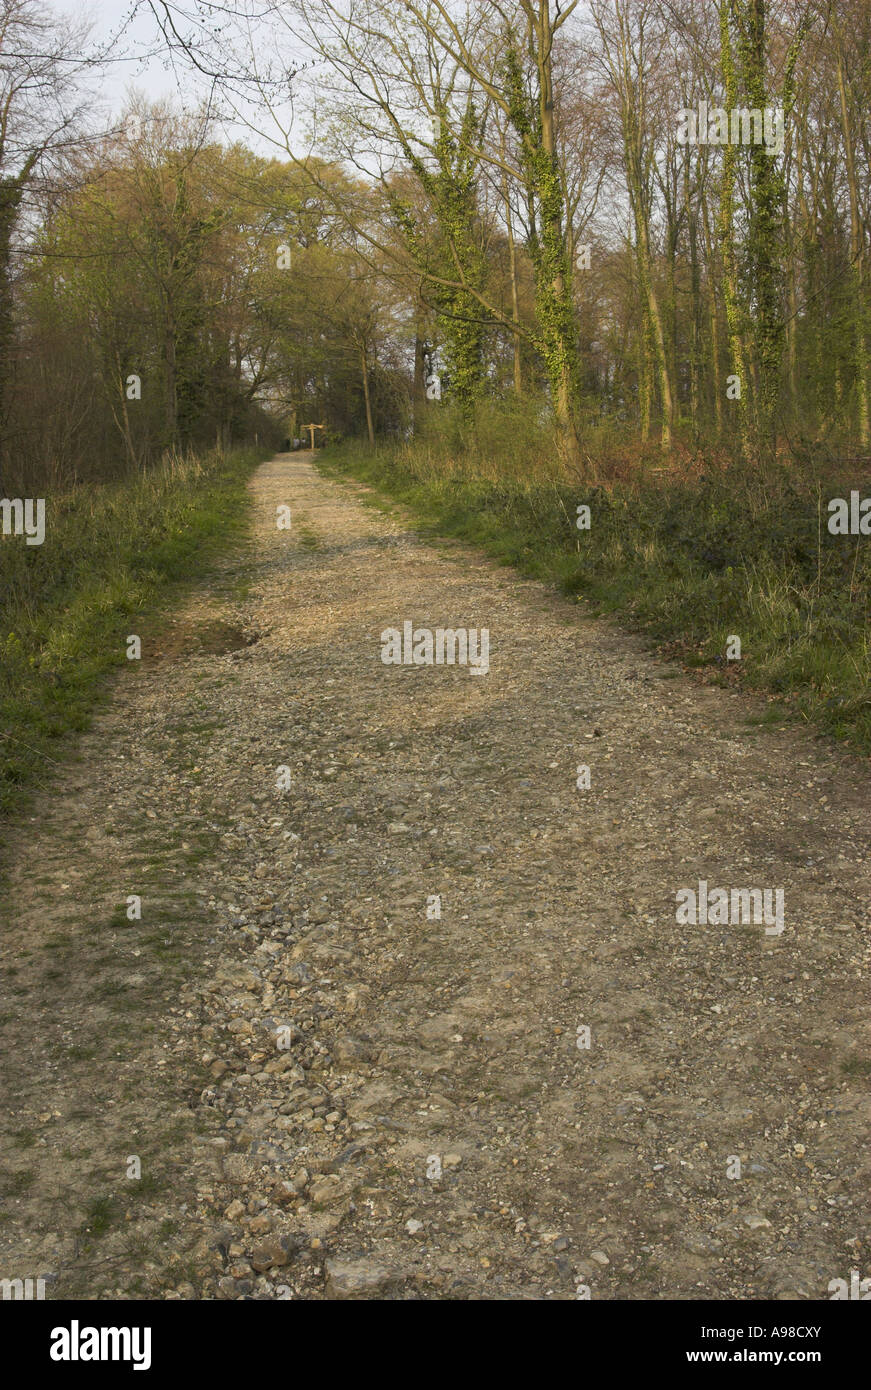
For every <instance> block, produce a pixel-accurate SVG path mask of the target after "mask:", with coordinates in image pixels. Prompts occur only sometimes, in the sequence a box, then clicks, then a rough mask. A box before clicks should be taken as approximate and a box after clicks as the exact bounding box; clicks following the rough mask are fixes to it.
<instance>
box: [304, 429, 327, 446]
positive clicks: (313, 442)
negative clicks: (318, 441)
mask: <svg viewBox="0 0 871 1390" xmlns="http://www.w3.org/2000/svg"><path fill="white" fill-rule="evenodd" d="M323 428H324V426H323V425H303V429H304V430H308V431H309V433H310V434H311V441H312V449H314V447H315V430H322V429H323Z"/></svg>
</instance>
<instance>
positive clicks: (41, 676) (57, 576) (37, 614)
mask: <svg viewBox="0 0 871 1390" xmlns="http://www.w3.org/2000/svg"><path fill="white" fill-rule="evenodd" d="M267 452H268V451H265V450H253V449H248V450H242V451H239V452H237V453H235V454H231V455H228V456H226V457H221V456H219V455H210V456H206V457H203V458H194V457H190V458H186V459H179V458H171V459H168V460H166V461H165V462H164V463H162V464H161V465H160V466H158V467H155V468H153V469H151V470H150V471H149V472H147V473H142V474H137V475H136V476H134V477H131V478H126V479H124V480H122V481H120V482H117V483H113V484H104V485H89V486H88V487H80V488H77V489H75V490H74V491H72V492H69V493H66V494H56V495H54V496H49V497H48V498H47V502H46V536H45V540H44V542H43V544H42V545H41V546H28V545H25V544H24V543H23V540H22V538H19V537H14V536H7V537H2V538H0V817H3V816H4V815H8V814H9V812H10V811H12V810H13V808H18V807H20V805H21V803H22V800H23V795H24V794H25V793H26V792H27V791H28V789H30V788H32V787H33V786H34V785H35V784H39V783H42V784H50V783H51V779H52V776H53V775H54V771H55V766H56V764H57V763H58V761H59V757H60V754H59V751H58V750H59V749H60V748H61V747H62V746H63V739H64V738H65V736H66V735H68V734H69V733H71V732H74V731H76V730H82V729H85V728H87V726H88V724H89V721H90V717H91V713H92V711H93V708H94V705H95V702H96V700H97V698H98V694H99V691H100V689H101V687H102V685H103V681H104V677H105V676H106V674H107V672H109V671H110V670H111V669H112V668H113V667H116V666H124V667H126V668H127V670H128V672H129V675H130V677H131V679H136V678H137V677H138V675H139V670H138V669H137V668H139V667H140V662H137V661H128V660H127V657H126V637H127V636H128V634H131V633H135V634H137V635H138V636H140V637H143V654H144V655H147V650H148V647H147V640H146V636H145V634H146V632H151V630H152V625H153V622H154V618H155V612H156V610H157V608H158V607H159V605H160V604H161V603H166V602H167V601H168V600H169V599H171V598H172V597H173V596H174V595H175V592H176V590H177V589H178V588H179V587H180V586H182V585H183V584H187V583H189V582H190V581H192V580H196V579H197V578H199V577H202V576H203V575H204V574H206V573H207V572H208V571H209V569H210V567H211V565H212V564H213V561H214V559H215V557H216V555H217V554H218V552H219V551H222V550H224V549H225V547H226V546H227V544H228V543H230V542H232V541H234V540H237V539H239V538H240V537H241V535H242V533H243V530H244V527H245V523H246V521H247V517H248V509H249V499H248V494H247V491H246V488H245V483H246V481H247V479H248V478H249V476H250V474H251V472H252V470H253V468H254V467H255V465H256V464H257V463H258V462H260V461H261V460H262V459H264V458H265V457H267ZM141 664H142V665H145V664H147V663H146V662H143V663H141Z"/></svg>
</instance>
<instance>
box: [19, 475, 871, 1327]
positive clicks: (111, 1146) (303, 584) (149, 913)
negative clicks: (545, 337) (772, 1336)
mask: <svg viewBox="0 0 871 1390" xmlns="http://www.w3.org/2000/svg"><path fill="white" fill-rule="evenodd" d="M252 488H253V492H254V496H255V503H256V506H255V520H254V526H253V537H252V539H253V544H252V546H251V548H250V549H249V550H248V551H247V552H246V553H245V554H243V555H241V556H240V555H239V554H235V555H233V556H230V557H228V558H227V560H226V563H225V564H224V565H223V567H222V569H221V571H220V573H219V574H218V576H217V578H216V580H215V582H214V583H213V584H211V585H210V586H209V587H208V589H201V590H198V591H197V592H196V593H195V594H194V595H193V597H192V598H191V599H190V600H189V602H188V603H187V604H186V606H185V608H184V610H183V611H181V612H179V613H178V614H177V615H176V618H175V626H174V628H173V629H172V630H170V631H168V632H165V633H162V635H161V637H160V638H159V639H155V640H154V641H152V642H151V643H149V642H148V640H146V641H145V643H144V646H143V658H142V660H141V662H131V663H130V664H129V669H125V670H124V672H123V673H122V674H121V675H120V677H119V679H118V681H117V685H116V687H115V689H114V691H113V694H112V697H111V700H110V701H109V702H108V704H107V705H106V706H105V707H104V708H103V710H102V712H101V713H100V714H99V716H98V718H97V720H96V721H95V724H94V727H93V729H92V731H91V732H90V733H88V734H87V735H86V736H84V737H83V738H82V739H81V740H80V744H79V748H78V753H77V755H76V758H75V760H74V761H73V762H71V763H70V764H69V765H65V766H63V767H58V768H53V769H51V778H50V781H49V784H48V785H47V786H46V787H45V788H44V789H43V791H42V792H41V793H40V794H39V797H38V801H37V804H36V806H35V807H34V812H33V816H32V819H30V820H29V821H28V822H27V823H25V824H23V825H21V826H19V827H17V828H15V829H14V831H13V832H12V833H11V835H9V836H8V837H7V845H6V850H5V859H6V862H7V864H8V872H9V879H10V892H9V894H8V895H7V900H6V902H5V904H4V905H3V915H4V919H5V920H4V923H3V935H2V966H3V984H2V996H0V1022H2V1028H0V1033H2V1039H0V1041H2V1048H3V1056H4V1067H3V1079H2V1083H0V1085H2V1110H3V1117H2V1135H0V1144H2V1161H0V1172H2V1176H0V1192H2V1197H0V1278H4V1277H8V1278H15V1277H20V1278H25V1277H33V1278H35V1277H37V1276H41V1277H44V1278H45V1279H46V1280H47V1296H48V1297H82V1296H83V1297H87V1298H117V1297H127V1298H141V1297H163V1298H207V1299H230V1300H232V1299H237V1298H245V1297H247V1298H251V1297H255V1298H258V1297H259V1298H305V1299H322V1298H328V1299H361V1298H362V1299H365V1298H376V1299H385V1298H387V1299H502V1298H507V1299H575V1298H583V1297H587V1296H590V1297H592V1298H597V1299H645V1300H651V1299H652V1300H656V1299H673V1298H678V1299H697V1298H722V1299H732V1298H743V1299H773V1298H774V1299H777V1298H780V1299H788V1298H800V1299H825V1298H828V1297H830V1295H829V1293H828V1285H829V1282H830V1281H831V1280H833V1279H836V1278H845V1279H849V1276H850V1271H851V1269H858V1270H859V1271H860V1273H861V1274H862V1275H863V1276H865V1275H868V1274H869V1272H871V1271H869V1255H868V1242H869V1221H868V1207H867V1190H868V1178H869V1172H871V1164H869V1157H868V1124H869V1118H871V1096H869V1081H871V1061H869V1056H871V1052H869V1007H868V1006H869V997H868V986H867V966H868V957H869V911H868V903H869V896H871V894H869V888H871V862H869V859H868V849H867V838H868V837H867V822H868V804H869V795H868V793H869V780H871V779H869V773H868V769H867V765H866V764H865V763H864V762H862V761H860V760H859V759H857V758H856V757H855V756H853V755H850V754H849V753H847V752H845V751H844V750H842V749H839V748H837V747H836V746H834V745H833V744H831V743H829V742H827V741H823V740H817V739H814V738H813V736H812V734H811V733H810V732H804V731H802V730H801V729H797V728H795V727H794V726H791V727H789V728H783V729H779V728H777V727H773V726H766V725H763V724H761V723H760V718H761V716H762V715H763V714H764V713H765V710H766V708H767V707H766V705H765V704H764V703H763V702H761V701H759V700H756V699H754V698H751V697H749V696H747V695H743V694H738V693H735V692H733V691H729V690H725V689H719V688H711V687H707V686H704V685H702V684H700V683H698V682H696V681H693V680H691V679H690V678H689V677H688V676H685V675H683V674H681V673H680V671H679V670H677V668H675V667H674V666H670V665H668V664H666V663H665V662H662V661H660V660H658V659H656V658H655V657H653V656H652V655H651V654H650V652H649V650H648V649H647V647H646V646H645V644H644V643H643V642H641V641H640V640H638V639H636V638H634V637H631V636H627V635H626V634H625V633H623V632H621V631H620V630H619V629H618V628H616V627H615V626H613V625H611V624H608V623H605V622H603V621H601V620H594V619H591V618H589V617H585V616H584V610H583V607H582V605H578V604H575V603H571V602H570V601H568V600H563V599H561V598H558V597H556V596H555V595H554V594H553V593H552V592H549V591H548V590H547V589H546V588H545V587H544V586H542V585H540V584H538V583H534V582H529V581H525V580H522V579H519V578H518V577H517V576H516V574H514V573H513V572H512V571H510V570H505V569H500V568H498V567H496V566H495V565H493V564H491V563H490V562H488V561H485V560H483V559H482V558H481V556H480V555H479V554H476V553H475V552H473V551H470V550H469V549H468V548H467V547H464V546H459V545H455V544H453V543H437V544H434V543H432V542H426V543H424V542H423V541H421V540H420V539H419V538H418V537H417V536H416V535H415V534H414V532H413V531H412V530H409V529H408V524H407V523H406V522H405V521H404V520H403V519H402V518H401V517H400V516H399V515H398V514H391V515H385V514H384V513H383V512H381V511H379V510H377V509H375V508H373V507H371V506H366V505H363V502H364V501H365V500H366V490H365V489H363V488H361V487H359V486H357V485H354V484H346V485H342V484H339V483H336V482H333V481H328V480H326V479H325V478H322V477H321V476H320V475H319V474H318V473H317V472H316V471H315V469H314V467H313V465H312V462H311V455H309V454H296V455H280V456H278V457H277V458H276V459H274V460H272V461H271V462H270V463H268V464H265V465H264V466H263V467H262V468H261V469H260V470H259V471H258V472H257V474H256V476H255V478H254V481H253V483H252ZM283 505H288V506H290V508H291V512H292V525H291V527H290V529H289V530H280V529H278V526H277V525H276V516H277V512H276V508H278V507H280V506H283ZM406 621H410V622H413V623H414V625H415V627H416V628H417V627H425V628H429V629H432V630H435V629H437V628H439V627H444V628H475V629H478V630H480V629H483V628H486V629H487V630H488V631H489V639H490V667H489V671H488V672H487V673H486V674H481V675H475V674H473V672H472V671H471V669H470V668H469V667H468V666H460V665H455V666H448V665H433V666H404V665H385V664H384V663H383V662H382V660H381V633H382V632H383V631H384V630H385V629H386V628H389V627H395V628H398V629H400V630H401V629H402V625H403V623H404V622H406ZM581 766H585V767H588V768H589V787H586V786H583V785H582V786H580V787H579V786H578V769H579V767H581ZM282 769H284V771H282ZM583 780H584V779H583V777H582V778H581V781H582V782H583ZM288 783H289V785H286V784H288ZM700 881H705V882H706V883H707V884H708V885H709V890H710V891H711V892H713V889H714V887H715V886H719V887H724V888H726V889H727V890H731V889H741V888H758V889H774V890H777V889H780V890H782V891H783V901H784V927H783V931H782V932H781V933H778V932H776V931H774V932H772V931H766V928H765V926H764V925H763V924H762V923H753V922H749V923H748V922H740V921H732V922H725V923H723V924H720V923H711V922H710V921H709V922H708V923H707V924H706V923H701V924H698V925H693V924H691V923H684V922H679V921H678V920H677V918H678V913H677V895H678V893H679V891H680V890H681V889H686V888H693V889H697V888H698V884H699V882H700ZM131 895H136V896H138V897H139V898H141V917H138V918H137V917H136V916H135V912H136V905H135V903H133V904H129V903H128V899H129V898H130V897H131ZM128 912H130V913H132V914H134V915H133V916H128ZM439 913H440V915H439ZM587 1030H588V1031H587ZM137 1161H138V1162H137ZM137 1172H138V1176H137Z"/></svg>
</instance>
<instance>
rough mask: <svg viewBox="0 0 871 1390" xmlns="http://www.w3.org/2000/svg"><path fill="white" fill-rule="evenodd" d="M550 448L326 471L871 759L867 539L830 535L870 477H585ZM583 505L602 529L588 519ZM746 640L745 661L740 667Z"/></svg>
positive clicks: (407, 452) (414, 458) (392, 448)
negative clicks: (583, 518)
mask: <svg viewBox="0 0 871 1390" xmlns="http://www.w3.org/2000/svg"><path fill="white" fill-rule="evenodd" d="M539 445H540V447H541V448H542V450H543V454H542V459H541V461H540V463H539V464H538V465H536V464H535V461H534V460H533V459H531V456H530V453H529V449H528V445H527V441H525V440H523V439H521V440H520V442H519V444H518V448H517V450H515V451H513V452H512V447H511V445H510V443H509V442H508V441H507V440H506V439H505V438H500V437H499V434H498V431H495V430H494V431H493V434H492V441H491V447H490V452H489V453H488V452H487V435H486V433H485V435H484V440H483V444H482V441H481V438H480V437H479V438H478V439H477V440H475V439H472V440H471V441H466V444H465V445H464V446H462V447H460V446H458V445H457V442H456V440H453V441H452V440H450V439H442V440H439V439H438V438H437V437H436V438H434V437H433V435H432V433H430V434H428V435H426V436H424V437H422V438H421V439H420V441H419V442H418V443H417V444H415V443H414V442H411V443H408V444H393V445H383V446H380V447H378V448H376V449H375V450H374V451H373V450H371V449H369V448H368V447H366V446H364V445H362V444H357V443H353V442H352V443H345V444H342V445H336V446H333V447H331V448H330V449H328V450H326V451H325V452H324V453H323V454H320V455H319V456H318V466H319V468H321V470H322V471H323V472H325V473H327V474H328V475H333V476H347V475H350V476H352V477H355V478H357V479H359V480H360V481H362V482H364V483H367V484H368V485H369V486H370V487H372V488H374V489H375V493H376V498H375V500H376V502H377V504H378V505H381V506H383V507H385V508H386V509H387V510H389V509H390V505H391V503H396V502H398V503H401V504H403V505H404V506H406V507H408V508H409V509H410V511H411V513H412V515H413V517H414V520H415V524H416V525H417V526H418V529H419V530H421V531H422V532H423V533H424V534H426V535H429V536H453V537H458V538H461V539H463V540H466V541H470V542H473V543H474V544H476V545H478V546H480V547H481V548H482V549H484V550H485V551H487V552H488V553H489V554H490V555H491V556H492V557H494V558H495V559H496V560H498V561H500V562H501V563H503V564H506V565H511V566H514V567H515V568H517V569H518V570H519V571H520V572H521V573H522V574H524V575H527V576H529V577H531V578H537V579H541V580H545V581H547V582H550V583H553V584H555V585H556V586H557V587H558V588H560V589H561V590H562V592H564V593H565V594H568V595H571V596H577V597H578V598H579V599H583V600H585V601H589V602H590V603H591V604H592V605H593V607H594V609H595V610H596V611H595V613H594V614H593V616H599V615H600V614H616V615H618V616H619V619H620V620H621V621H622V622H624V623H625V624H626V625H627V626H629V627H631V628H633V629H636V630H640V631H644V632H646V633H647V634H648V635H649V636H650V637H651V638H652V639H653V642H654V644H655V645H657V646H658V648H659V651H660V653H661V654H663V655H666V656H670V657H674V658H676V659H678V660H680V661H681V662H682V664H683V665H684V666H695V667H699V668H700V669H702V670H703V671H704V672H705V673H706V675H707V676H708V677H709V678H710V679H712V680H715V681H716V682H717V683H718V684H723V685H733V684H739V683H741V684H744V685H745V686H747V687H749V688H752V689H755V690H759V691H762V692H766V693H768V694H770V695H771V696H772V697H774V699H775V700H776V701H777V706H776V713H775V714H773V716H772V718H773V719H774V720H775V722H778V723H783V722H785V720H786V719H788V718H793V719H800V720H803V721H806V722H808V723H813V724H814V725H815V726H816V727H818V728H819V729H823V730H825V731H827V732H828V733H830V734H832V735H834V736H835V737H836V738H838V739H842V740H845V741H848V742H850V743H852V744H853V745H854V746H856V747H858V748H860V749H861V750H862V751H863V752H866V753H867V752H869V751H871V653H869V641H868V622H869V616H871V538H867V539H866V538H865V537H862V536H831V535H829V533H828V529H827V525H826V522H827V517H828V513H827V508H826V504H827V502H828V499H829V498H830V497H833V496H847V495H849V489H850V487H851V486H852V487H859V488H860V489H861V488H862V482H861V480H859V479H856V478H853V479H848V480H846V481H844V480H843V479H842V480H840V481H838V480H836V479H835V478H833V477H825V476H821V475H820V474H818V473H814V472H813V470H812V469H811V468H810V467H809V466H808V465H806V464H802V465H801V466H799V465H798V464H796V465H795V466H794V467H790V468H786V467H784V468H782V469H780V470H779V471H777V472H776V473H775V472H772V471H771V470H769V471H768V472H767V473H766V474H765V475H764V476H763V475H762V474H756V473H752V472H749V471H746V470H741V469H738V468H735V467H731V468H730V467H728V466H725V465H718V466H717V467H716V468H715V467H714V466H711V467H709V469H708V472H707V474H704V475H700V474H699V472H698V471H695V472H691V471H689V470H687V469H684V470H683V471H680V472H679V471H678V470H677V469H676V468H675V469H672V470H669V469H658V470H654V469H653V468H651V467H650V466H649V464H650V461H649V460H648V459H644V458H643V457H642V458H639V459H638V461H637V467H636V468H635V469H634V471H632V470H631V469H630V468H628V466H625V463H624V465H622V466H621V467H620V468H619V469H612V470H611V471H612V474H613V476H612V477H611V478H609V479H608V480H607V481H606V482H603V481H599V482H596V483H590V482H585V481H582V480H581V479H580V478H578V481H577V482H575V481H574V477H573V474H572V472H571V470H569V469H566V468H565V467H561V466H560V464H559V460H558V459H556V458H555V456H554V454H553V452H552V451H551V452H548V450H547V448H546V441H545V443H544V444H542V443H541V440H539ZM518 457H519V458H520V459H521V461H522V463H523V469H521V468H519V467H518ZM603 472H604V469H600V470H599V473H598V476H599V478H600V479H601V478H602V476H603ZM864 493H865V494H866V495H867V494H868V493H871V484H866V486H865V488H864ZM581 503H586V504H587V505H588V506H589V507H590V509H591V526H590V529H589V530H583V531H579V530H578V529H577V526H576V524H575V523H576V517H577V507H578V505H579V504H581ZM588 611H589V610H588ZM733 634H735V635H737V636H738V637H740V639H741V651H742V655H741V660H740V661H729V660H727V659H726V647H727V639H728V638H729V637H730V636H731V635H733Z"/></svg>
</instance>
